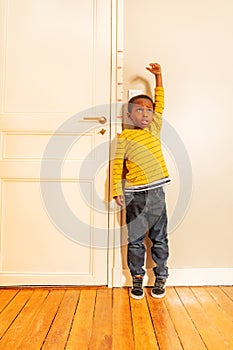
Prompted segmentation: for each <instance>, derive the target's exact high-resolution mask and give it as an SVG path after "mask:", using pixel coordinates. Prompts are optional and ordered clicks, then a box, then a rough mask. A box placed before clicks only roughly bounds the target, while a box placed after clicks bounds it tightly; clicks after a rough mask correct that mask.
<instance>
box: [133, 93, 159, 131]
mask: <svg viewBox="0 0 233 350" xmlns="http://www.w3.org/2000/svg"><path fill="white" fill-rule="evenodd" d="M153 113H154V112H153V104H152V103H151V101H150V100H148V99H147V98H138V99H136V100H135V101H134V103H133V105H132V111H131V112H128V117H129V118H130V119H131V120H132V122H133V124H134V126H136V127H138V128H140V129H144V128H147V127H148V126H150V124H151V122H152V120H153Z"/></svg>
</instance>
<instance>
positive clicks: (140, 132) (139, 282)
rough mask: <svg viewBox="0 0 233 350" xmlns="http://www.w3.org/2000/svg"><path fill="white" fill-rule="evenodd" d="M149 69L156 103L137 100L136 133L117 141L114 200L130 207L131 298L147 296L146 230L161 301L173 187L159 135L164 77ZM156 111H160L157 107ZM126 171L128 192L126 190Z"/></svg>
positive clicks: (131, 113) (132, 110)
mask: <svg viewBox="0 0 233 350" xmlns="http://www.w3.org/2000/svg"><path fill="white" fill-rule="evenodd" d="M146 69H147V70H148V71H149V72H151V73H152V74H154V76H155V85H156V87H155V103H154V105H153V100H152V99H151V98H150V97H149V96H147V95H138V96H134V97H132V98H131V99H130V100H129V102H128V113H127V114H128V117H129V118H130V119H131V121H132V123H133V125H134V129H125V130H124V131H123V132H122V133H121V134H120V136H119V138H118V144H117V150H116V154H115V160H114V166H113V198H115V201H116V203H117V204H118V205H120V206H122V207H123V206H124V204H125V206H126V223H127V228H128V255H127V260H128V267H129V269H130V273H131V275H132V279H133V288H132V290H131V296H132V297H133V298H135V299H142V298H143V297H144V291H143V276H144V275H145V270H144V269H143V266H144V260H145V246H144V243H143V241H144V239H145V235H146V231H147V228H148V229H149V238H150V240H151V241H152V247H151V254H152V258H153V260H154V262H155V263H156V267H154V269H153V271H154V274H155V284H154V287H153V288H152V290H151V295H152V296H153V297H155V298H162V297H163V296H164V295H165V293H166V290H165V282H166V279H167V277H168V268H167V259H168V239H167V213H166V203H165V194H164V191H163V187H162V186H163V185H165V184H166V183H168V182H170V179H169V176H168V171H167V167H166V164H165V160H164V157H163V154H162V149H161V141H160V131H161V126H162V112H163V108H164V89H163V84H162V72H161V67H160V65H159V64H158V63H151V64H150V65H149V67H146ZM154 107H155V108H154ZM124 168H126V175H125V182H124V189H123V185H122V180H123V177H124V176H123V174H124Z"/></svg>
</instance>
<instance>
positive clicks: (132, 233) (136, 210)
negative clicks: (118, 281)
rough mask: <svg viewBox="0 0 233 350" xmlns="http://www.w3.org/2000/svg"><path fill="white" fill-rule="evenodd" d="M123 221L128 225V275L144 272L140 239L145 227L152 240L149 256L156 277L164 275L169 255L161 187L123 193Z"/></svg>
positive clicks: (142, 246) (166, 274)
mask: <svg viewBox="0 0 233 350" xmlns="http://www.w3.org/2000/svg"><path fill="white" fill-rule="evenodd" d="M125 203H126V223H127V227H128V257H127V259H128V267H129V269H130V272H131V275H132V276H135V275H141V276H144V275H145V270H144V268H143V266H144V261H145V245H144V243H143V242H144V239H145V236H146V232H147V230H148V231H149V238H150V240H151V242H152V247H151V256H152V259H153V260H154V262H155V264H156V266H155V267H154V268H153V271H154V274H155V276H156V277H157V278H167V277H168V268H167V259H168V255H169V250H168V238H167V210H166V202H165V193H164V191H163V188H162V187H159V188H157V189H154V190H149V191H143V192H131V193H127V192H126V193H125Z"/></svg>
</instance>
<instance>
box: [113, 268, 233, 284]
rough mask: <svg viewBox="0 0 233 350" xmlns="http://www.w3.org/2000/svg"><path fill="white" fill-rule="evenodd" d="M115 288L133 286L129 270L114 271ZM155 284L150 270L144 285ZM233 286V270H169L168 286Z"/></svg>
mask: <svg viewBox="0 0 233 350" xmlns="http://www.w3.org/2000/svg"><path fill="white" fill-rule="evenodd" d="M113 276H114V278H113V281H114V283H113V287H124V286H131V285H132V279H131V276H130V273H129V270H128V269H125V270H121V269H116V268H115V269H113ZM153 283H154V275H153V271H152V269H148V270H147V273H146V276H145V278H144V285H145V286H151V285H153ZM217 285H233V268H198V269H169V278H168V280H167V286H217Z"/></svg>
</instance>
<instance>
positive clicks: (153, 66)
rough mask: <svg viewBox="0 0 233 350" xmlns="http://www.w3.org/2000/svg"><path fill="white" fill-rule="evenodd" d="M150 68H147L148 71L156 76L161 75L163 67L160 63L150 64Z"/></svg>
mask: <svg viewBox="0 0 233 350" xmlns="http://www.w3.org/2000/svg"><path fill="white" fill-rule="evenodd" d="M149 66H150V67H146V69H147V70H148V71H149V72H151V73H152V74H154V75H159V74H161V66H160V64H158V63H150V64H149Z"/></svg>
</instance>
